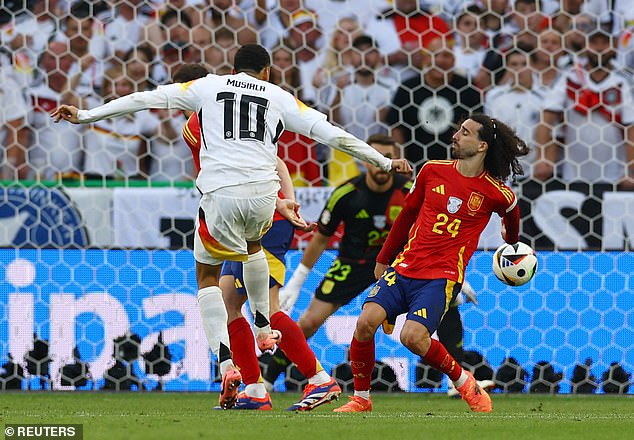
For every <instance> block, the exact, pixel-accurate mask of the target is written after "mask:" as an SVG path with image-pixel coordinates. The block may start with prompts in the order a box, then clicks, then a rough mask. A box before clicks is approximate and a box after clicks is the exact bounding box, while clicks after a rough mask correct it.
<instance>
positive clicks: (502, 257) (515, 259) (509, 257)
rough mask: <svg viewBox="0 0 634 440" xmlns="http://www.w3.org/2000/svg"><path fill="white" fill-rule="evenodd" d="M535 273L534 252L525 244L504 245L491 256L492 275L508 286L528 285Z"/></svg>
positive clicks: (535, 260) (535, 261) (535, 258)
mask: <svg viewBox="0 0 634 440" xmlns="http://www.w3.org/2000/svg"><path fill="white" fill-rule="evenodd" d="M536 271H537V257H536V256H535V251H534V250H533V248H531V247H530V246H529V245H527V244H526V243H522V242H517V243H514V244H508V243H504V244H503V245H502V246H500V247H499V248H497V250H496V251H495V253H494V254H493V273H495V276H496V277H497V278H498V279H499V280H500V281H502V282H503V283H504V284H508V285H509V286H521V285H522V284H526V283H528V282H529V281H530V280H531V279H532V278H533V276H534V275H535V272H536Z"/></svg>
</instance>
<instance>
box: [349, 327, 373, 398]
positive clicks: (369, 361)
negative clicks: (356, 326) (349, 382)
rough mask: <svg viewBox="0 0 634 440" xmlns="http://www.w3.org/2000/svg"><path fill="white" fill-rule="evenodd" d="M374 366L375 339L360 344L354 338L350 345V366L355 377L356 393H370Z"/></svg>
mask: <svg viewBox="0 0 634 440" xmlns="http://www.w3.org/2000/svg"><path fill="white" fill-rule="evenodd" d="M374 364H375V353H374V338H372V339H370V340H369V341H366V342H359V341H357V339H356V338H354V337H353V338H352V343H351V344H350V365H351V367H352V375H353V376H354V390H355V391H370V382H372V371H373V370H374Z"/></svg>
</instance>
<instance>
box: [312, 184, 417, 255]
mask: <svg viewBox="0 0 634 440" xmlns="http://www.w3.org/2000/svg"><path fill="white" fill-rule="evenodd" d="M411 186H412V182H411V181H410V180H408V178H407V177H404V176H401V175H398V174H397V175H395V176H394V182H393V184H392V187H391V188H390V189H389V190H388V191H386V192H383V193H377V192H374V191H371V190H370V189H369V188H368V186H367V185H366V183H365V173H363V174H361V175H360V176H357V177H354V178H352V179H350V180H348V181H347V182H345V183H343V184H342V185H340V186H338V187H337V188H336V189H335V190H334V191H333V192H332V194H331V195H330V198H329V199H328V202H327V203H326V206H325V207H324V209H323V211H322V212H321V216H320V217H319V231H320V232H321V233H322V234H324V235H327V236H331V235H333V234H334V233H335V232H336V230H337V228H338V227H339V224H340V223H341V222H343V224H344V230H343V237H342V239H341V244H340V245H339V259H341V260H344V261H345V260H348V261H357V262H360V263H371V264H374V262H375V259H376V256H377V254H378V253H379V250H380V249H381V246H383V243H384V242H385V238H386V237H387V234H388V232H389V231H390V228H391V227H392V224H393V223H394V220H395V219H396V216H397V215H398V214H399V213H400V212H401V209H402V208H403V202H404V200H405V196H406V195H407V193H408V192H409V189H410V188H411Z"/></svg>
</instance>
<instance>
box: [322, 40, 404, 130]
mask: <svg viewBox="0 0 634 440" xmlns="http://www.w3.org/2000/svg"><path fill="white" fill-rule="evenodd" d="M353 45H354V48H355V49H356V50H355V51H354V52H353V54H354V55H353V57H352V66H353V67H354V69H355V70H354V77H353V81H352V83H350V84H348V85H346V86H344V87H342V88H338V89H337V93H336V95H335V99H334V100H333V102H332V103H329V107H331V108H333V109H334V110H333V119H334V121H335V122H337V123H338V124H339V125H341V126H342V127H343V128H344V129H345V130H346V131H348V132H349V133H352V134H354V135H355V136H356V137H358V138H359V139H367V138H368V137H369V136H370V135H372V134H375V133H384V134H385V133H387V126H386V125H385V124H384V123H383V122H382V121H384V120H385V117H386V116H387V111H388V107H389V105H390V102H391V99H392V92H393V91H394V88H392V87H390V86H387V85H386V84H384V83H379V82H378V81H377V77H376V74H375V72H376V71H377V70H379V69H381V66H382V63H381V55H380V53H379V51H378V49H377V48H376V45H375V44H374V41H373V40H372V38H371V37H369V36H367V35H363V36H360V37H358V38H357V39H355V40H354V43H353Z"/></svg>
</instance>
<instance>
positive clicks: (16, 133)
mask: <svg viewBox="0 0 634 440" xmlns="http://www.w3.org/2000/svg"><path fill="white" fill-rule="evenodd" d="M6 58H8V57H6V56H5V55H4V54H2V53H0V59H4V61H0V145H2V146H4V148H3V151H2V168H1V173H0V178H2V179H5V180H6V179H8V180H16V179H24V178H25V177H26V176H27V174H28V172H29V169H28V166H27V164H26V162H25V161H26V152H27V150H28V148H29V133H28V129H27V127H26V118H27V115H28V112H29V110H30V106H29V105H28V103H27V101H26V99H25V98H24V95H23V91H24V90H23V87H22V86H20V84H18V82H17V81H16V79H15V76H14V68H13V66H11V64H10V62H9V61H8V60H7V59H6Z"/></svg>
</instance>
